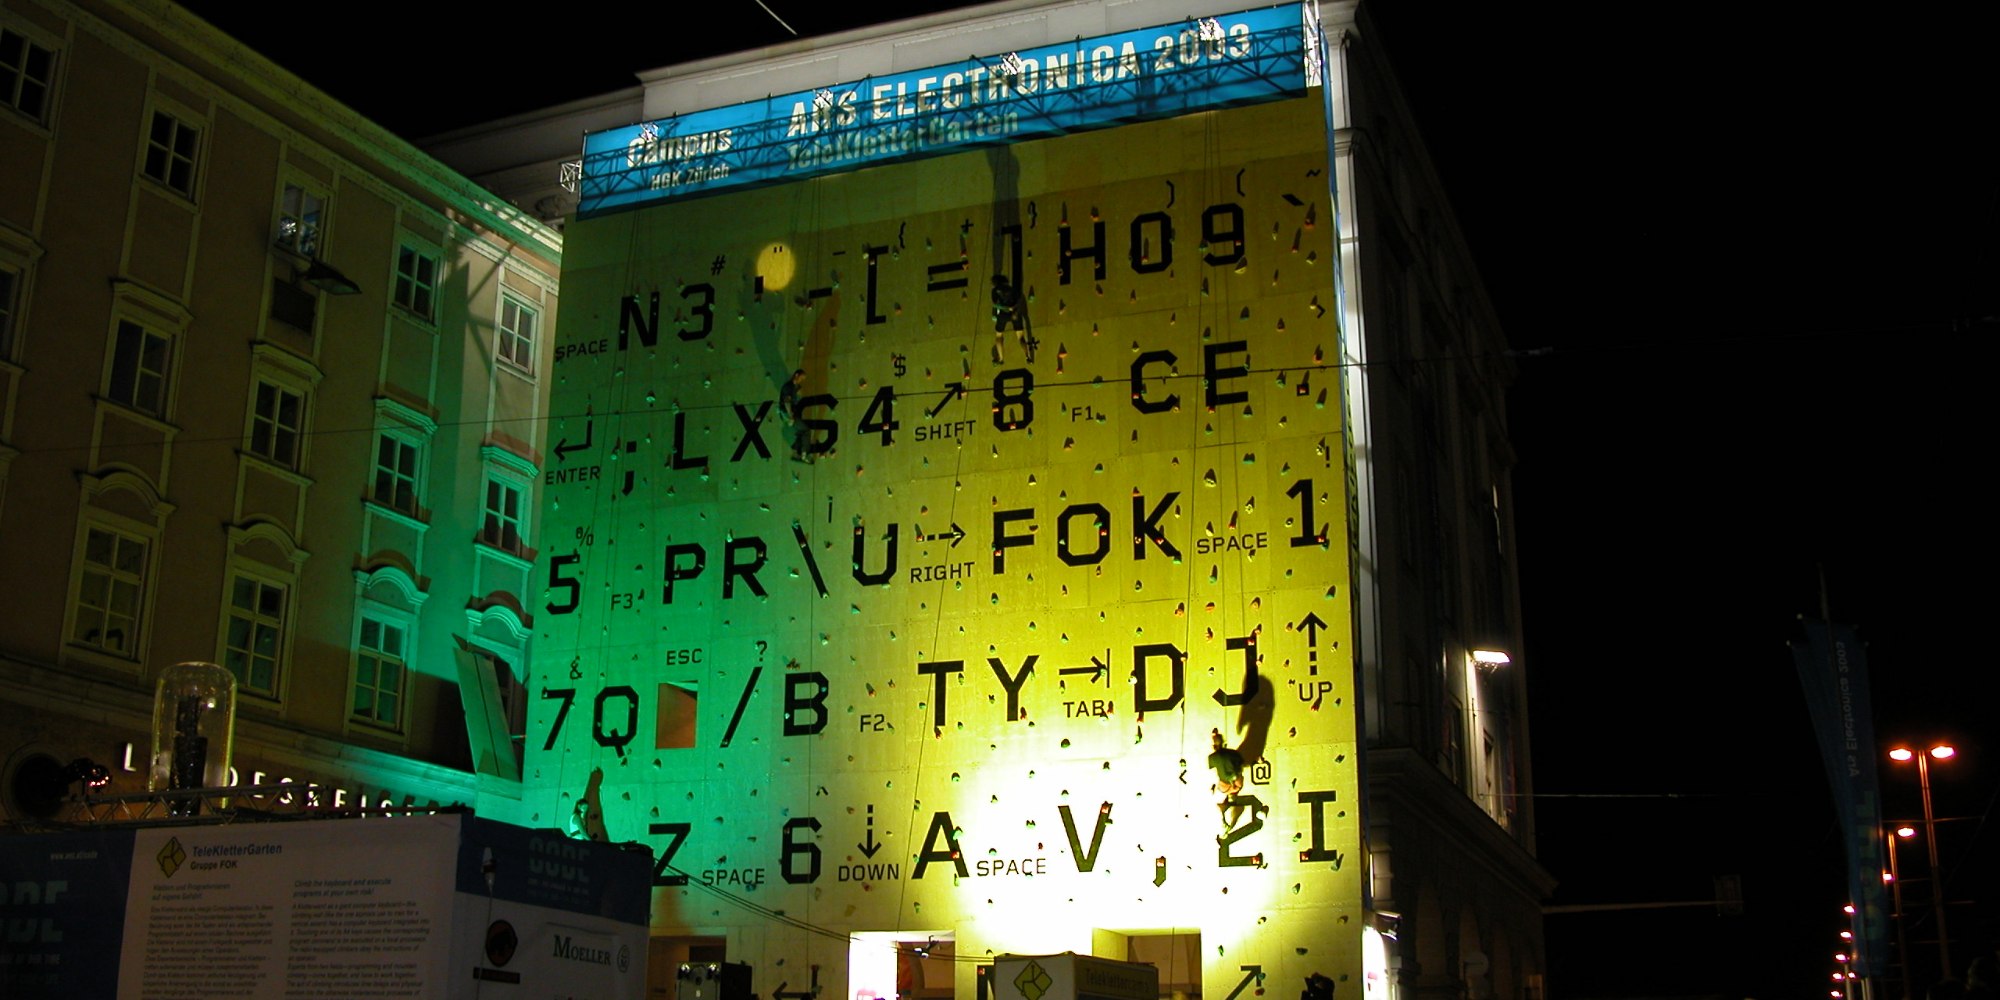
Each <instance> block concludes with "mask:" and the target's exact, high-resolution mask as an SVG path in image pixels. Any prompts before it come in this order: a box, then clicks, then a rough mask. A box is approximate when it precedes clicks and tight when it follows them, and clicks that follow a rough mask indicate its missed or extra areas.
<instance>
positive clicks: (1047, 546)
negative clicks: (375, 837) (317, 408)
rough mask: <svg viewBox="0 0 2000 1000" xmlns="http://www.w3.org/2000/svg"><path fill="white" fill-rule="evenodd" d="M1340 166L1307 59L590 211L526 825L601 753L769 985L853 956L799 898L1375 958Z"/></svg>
mask: <svg viewBox="0 0 2000 1000" xmlns="http://www.w3.org/2000/svg"><path fill="white" fill-rule="evenodd" d="M1328 188H1329V176H1328V171H1327V163H1326V136H1325V125H1324V122H1323V118H1322V114H1321V111H1320V105H1319V100H1318V97H1317V96H1316V95H1315V96H1314V97H1310V98H1306V99H1301V100H1294V101H1287V102H1283V103H1279V104H1271V105H1263V106H1259V107H1254V108H1244V109H1235V110H1227V111H1221V112H1214V113H1207V114H1200V115H1192V116H1187V117H1183V118H1178V119H1174V120H1170V121H1165V122H1159V123H1152V124H1145V125H1132V126H1126V127H1122V128H1118V129H1113V130H1109V131H1103V132H1096V133H1091V134H1085V135H1077V136H1069V137H1063V138H1058V139H1052V140H1046V141H1039V142H1033V143H1022V144H1017V145H1012V146H1006V147H998V148H994V149H991V150H984V151H977V152H971V153H964V154H959V155H955V156H950V157H944V158H938V159H932V160H926V161H921V162H916V163H911V164H905V165H897V166H889V167H882V168H876V169H871V170H866V171H862V172H859V173H853V174H847V175H841V176H835V177H830V178H825V179H821V180H815V181H810V182H803V183H797V184H793V185H788V186H783V187H777V188H770V189H764V190H760V191H753V192H747V193H739V194H733V195H726V196H719V197H714V198H708V199H702V200H696V201H690V202H685V203H675V204H668V205H665V206H662V207H657V208H652V209H647V210H643V211H636V212H630V213H626V214H621V215H615V216H610V217H605V218H600V219H595V220H589V221H582V222H579V223H577V224H576V225H575V226H573V227H572V228H571V230H570V232H569V234H568V240H567V245H566V248H565V256H566V260H565V263H566V270H565V273H564V285H563V291H564V296H565V300H566V303H567V306H566V309H565V311H564V315H563V317H562V324H563V325H562V328H561V330H560V331H559V334H558V342H557V345H556V352H557V359H558V360H557V362H556V364H555V368H554V382H555V388H554V397H555V398H554V403H553V407H552V411H551V412H553V413H554V414H556V415H557V416H556V417H555V418H554V422H553V424H552V426H551V427H550V431H549V435H548V440H549V442H550V454H549V456H548V460H547V464H546V467H547V468H548V469H549V470H550V471H549V472H548V473H547V476H546V488H545V493H546V509H545V510H544V511H543V515H542V519H541V527H540V537H539V539H538V542H537V544H538V548H539V550H540V553H541V554H540V559H539V561H538V564H537V569H536V572H537V573H538V574H539V579H541V580H542V581H545V582H546V583H547V584H548V588H547V590H546V592H545V593H544V594H543V595H542V597H541V598H540V599H539V600H538V601H536V602H535V603H534V605H533V606H532V607H531V608H530V610H531V611H532V612H533V614H534V616H535V640H534V641H535V648H534V668H533V672H534V678H533V682H532V683H533V688H534V696H533V700H532V702H531V705H530V726H529V737H528V762H527V772H528V773H527V777H526V782H527V795H528V803H529V808H530V809H531V810H532V811H533V812H534V813H535V815H533V816H532V817H531V818H530V819H529V822H533V823H541V824H548V825H561V824H563V823H565V822H569V821H571V817H572V816H574V815H575V814H576V811H577V803H578V800H579V798H580V797H584V796H586V795H593V796H594V798H595V800H596V801H597V802H599V803H601V809H602V823H603V824H604V827H605V829H606V832H607V833H608V835H609V837H610V838H611V839H613V840H644V841H646V842H648V843H649V844H651V845H652V846H653V848H654V849H655V850H656V851H658V852H660V853H661V854H662V855H663V856H664V858H665V863H666V865H667V866H668V867H666V868H664V869H663V870H662V872H661V875H660V877H659V878H658V879H657V880H656V881H658V882H660V883H661V887H660V888H658V889H657V890H656V892H655V906H654V930H655V933H657V934H670V935H692V934H721V935H726V936H727V937H728V941H729V943H728V949H729V955H730V958H731V960H733V961H745V962H749V963H750V964H751V965H752V966H753V969H754V977H755V978H754V980H753V988H754V989H755V990H756V991H757V992H759V993H760V994H762V995H766V996H770V995H773V994H774V993H776V992H777V991H778V990H779V989H780V988H781V987H783V988H784V989H786V990H788V991H798V990H802V989H805V988H807V983H808V981H809V978H810V973H809V972H808V971H807V966H808V965H818V966H819V967H820V983H819V985H820V988H821V990H822V991H823V992H822V995H824V996H829V997H839V996H847V997H850V998H851V997H852V996H853V991H852V990H851V989H848V988H847V987H848V985H849V984H848V983H847V982H846V979H845V978H844V977H845V969H846V968H847V951H846V948H847V945H846V944H845V943H844V942H843V941H840V940H835V939H832V938H828V937H825V936H822V935H818V934H815V933H812V929H815V928H816V929H821V930H830V931H834V932H838V933H845V932H852V931H890V930H901V931H906V932H918V933H915V934H914V936H915V937H918V938H920V939H921V938H922V937H924V936H925V934H928V933H934V932H950V933H952V934H954V935H955V937H956V946H957V953H958V955H959V956H960V957H961V961H963V960H964V959H965V958H966V957H967V956H984V955H987V954H989V953H993V952H1017V953H1031V952H1052V951H1061V950H1076V951H1079V952H1088V951H1090V949H1091V942H1092V930H1093V929H1094V928H1097V929H1109V930H1115V931H1124V932H1130V931H1176V930H1178V931H1181V932H1194V931H1198V932H1199V933H1200V934H1201V936H1202V937H1201V941H1202V954H1203V955H1204V956H1205V958H1204V961H1205V966H1204V969H1203V979H1204V983H1203V993H1204V994H1205V995H1207V996H1209V997H1211V998H1213V1000H1222V998H1224V997H1235V996H1238V995H1239V993H1240V994H1241V995H1243V996H1249V995H1251V993H1250V992H1249V990H1254V989H1256V988H1257V985H1256V984H1257V975H1258V974H1259V973H1261V974H1262V976H1264V977H1265V978H1266V979H1268V980H1269V981H1270V982H1271V986H1270V988H1271V989H1276V990H1280V991H1289V990H1295V989H1297V988H1298V986H1299V983H1300V981H1301V980H1302V979H1303V977H1304V976H1305V975H1307V974H1308V973H1311V972H1315V971H1317V972H1322V973H1325V974H1328V975H1331V976H1334V977H1335V978H1336V979H1341V978H1343V977H1357V978H1358V970H1359V961H1360V960H1359V951H1360V947H1359V940H1360V932H1361V931H1360V925H1361V921H1360V908H1361V896H1362V886H1361V873H1362V870H1363V867H1364V859H1363V856H1362V853H1363V852H1362V850H1361V846H1360V839H1359V838H1360V833H1359V829H1360V828H1359V823H1358V818H1359V817H1358V812H1357V809H1356V806H1357V802H1356V797H1357V794H1358V788H1357V784H1356V778H1355V763H1356V743H1355V724H1354V715H1353V710H1352V708H1353V704H1354V699H1353V697H1352V690H1351V688H1350V684H1351V679H1352V677H1353V669H1352V661H1351V659H1350V657H1349V642H1348V639H1349V635H1350V626H1349V600H1348V594H1347V581H1348V550H1347V543H1346V539H1347V538H1348V531H1347V527H1346V524H1345V517H1346V511H1347V498H1346V496H1345V493H1344V482H1345V476H1344V471H1343V460H1342V456H1343V454H1344V445H1343V442H1342V439H1341V426H1340V414H1341V405H1340V404H1341V389H1340V386H1339V384H1338V381H1337V379H1338V375H1339V371H1338V369H1337V368H1335V367H1333V366H1332V365H1331V362H1332V360H1333V359H1335V358H1337V357H1338V353H1339V352H1338V343H1337V341H1338V338H1339V336H1340V331H1339V329H1338V315H1339V309H1338V304H1337V303H1336V301H1335V298H1334V295H1335V293H1334V290H1333V273H1334V272H1333V259H1332V237H1333V218H1332V212H1331V210H1330V207H1329V204H1328V202H1329V191H1328ZM996 273H999V274H1005V275H1007V276H1009V278H1010V279H1012V280H1013V281H1014V283H1015V284H1017V285H1019V286H1021V287H1023V288H1024V289H1025V290H1026V291H1028V292H1029V293H1031V301H1030V304H1029V307H1028V313H1029V316H1030V320H1031V323H1032V326H1033V331H1034V335H1035V338H1036V339H1037V340H1038V341H1039V349H1038V351H1037V352H1036V354H1035V357H1034V359H1033V361H1032V362H1030V361H1028V360H1027V358H1026V356H1025V354H1026V352H1025V350H1024V348H1023V345H1022V344H1020V343H1019V342H1018V340H1017V336H1016V334H1014V333H1013V332H1008V333H1007V334H1006V335H1005V337H1004V343H1003V350H1004V361H1003V362H1000V363H995V361H994V360H993V350H994V340H995V338H994V334H993V327H994V322H993V318H992V309H991V303H990V299H989V295H988V287H989V282H990V280H991V278H992V276H993V275H994V274H996ZM760 282H761V291H760ZM656 294H657V296H658V299H657V301H658V319H657V322H654V321H653V320H652V319H651V317H652V315H653V305H652V303H653V301H654V296H655V295H656ZM800 367H802V368H804V369H805V370H806V373H807V376H806V382H805V385H804V387H803V390H802V397H803V399H804V405H803V406H802V407H801V416H802V418H803V421H804V423H803V426H805V428H806V442H807V445H808V448H809V449H812V450H813V451H814V454H812V461H810V462H795V461H792V460H791V459H790V455H789V451H790V441H791V438H790V436H791V429H790V425H789V424H787V423H786V422H785V421H784V420H783V419H782V418H781V415H780V413H779V407H778V406H777V400H778V398H779V395H780V388H781V386H782V385H783V383H784V381H785V379H786V378H787V376H789V374H790V373H791V371H792V370H793V369H794V368H800ZM960 387H963V392H960V391H959V389H960ZM1253 671H1254V678H1253V677H1252V676H1251V674H1252V672H1253ZM1212 729H1221V730H1222V731H1223V732H1224V733H1225V734H1227V737H1228V740H1229V742H1230V743H1231V745H1233V746H1239V747H1241V748H1242V749H1243V750H1244V755H1245V756H1246V757H1248V758H1252V759H1256V758H1262V760H1263V761H1264V762H1265V763H1264V764H1263V765H1262V766H1259V767H1255V768H1253V770H1252V774H1251V779H1252V780H1251V782H1250V783H1249V784H1248V785H1247V786H1246V787H1245V789H1244V794H1245V795H1246V796H1250V797H1253V798H1254V799H1255V800H1256V801H1257V806H1256V808H1253V809H1248V810H1246V811H1245V812H1244V813H1243V815H1242V817H1241V819H1240V821H1239V822H1238V823H1237V824H1236V826H1235V828H1234V830H1233V831H1230V832H1229V833H1227V834H1226V835H1225V834H1224V826H1223V822H1222V819H1221V816H1220V813H1219V810H1218V808H1217V805H1216V801H1215V797H1214V795H1213V793H1212V792H1211V784H1212V783H1213V781H1214V776H1213V775H1212V773H1211V772H1210V771H1209V769H1208V767H1207V765H1206V758H1207V755H1208V753H1209V750H1210V736H1209V734H1210V731H1211V730H1212ZM594 772H597V773H601V775H602V778H601V782H600V783H598V784H597V786H596V788H595V791H594V793H593V792H592V791H591V789H592V786H593V782H592V775H593V773H594ZM1246 804H1247V803H1246ZM744 901H747V902H748V903H750V904H754V906H745V905H742V904H743V902H744ZM757 908H762V909H763V910H765V911H782V918H779V917H775V916H773V915H771V914H769V913H765V912H759V911H758V909H757ZM1114 957H1121V958H1122V957H1123V956H1122V955H1119V956H1114ZM960 970H961V971H960V975H959V980H958V989H959V992H958V995H959V996H961V997H965V998H970V997H971V996H972V990H971V986H970V983H971V980H970V972H969V971H967V970H969V966H966V965H961V966H960ZM1246 980H1247V981H1248V982H1249V983H1251V984H1252V985H1250V986H1248V987H1246V986H1245V985H1244V984H1245V982H1246ZM1344 988H1352V989H1359V984H1358V982H1357V983H1355V984H1354V985H1353V986H1351V987H1344Z"/></svg>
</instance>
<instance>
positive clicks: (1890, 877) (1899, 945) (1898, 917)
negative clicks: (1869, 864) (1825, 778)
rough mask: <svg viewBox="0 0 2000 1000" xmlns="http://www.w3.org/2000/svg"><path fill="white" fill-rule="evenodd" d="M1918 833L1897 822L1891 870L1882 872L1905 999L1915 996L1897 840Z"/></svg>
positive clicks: (1891, 844)
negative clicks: (1905, 932) (1911, 976)
mask: <svg viewBox="0 0 2000 1000" xmlns="http://www.w3.org/2000/svg"><path fill="white" fill-rule="evenodd" d="M1916 835H1917V831H1915V830H1913V829H1911V828H1910V827H1908V826H1906V825H1903V824H1897V826H1896V828H1895V829H1894V830H1891V831H1889V870H1888V871H1886V872H1883V873H1882V881H1884V882H1887V883H1889V902H1890V904H1891V907H1892V909H1891V916H1892V917H1893V918H1894V919H1895V921H1896V961H1897V963H1898V964H1900V965H1901V966H1902V967H1903V1000H1911V997H1912V996H1913V994H1912V992H1911V985H1910V942H1909V939H1908V938H1907V937H1905V936H1904V934H1903V873H1902V871H1901V870H1900V869H1898V868H1897V867H1896V841H1898V840H1908V839H1910V838H1911V837H1914V836H1916Z"/></svg>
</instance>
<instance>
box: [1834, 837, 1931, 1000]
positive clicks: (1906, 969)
mask: <svg viewBox="0 0 2000 1000" xmlns="http://www.w3.org/2000/svg"><path fill="white" fill-rule="evenodd" d="M1916 835H1917V831H1916V830H1914V829H1911V828H1910V827H1908V826H1903V825H1898V826H1897V827H1896V828H1895V829H1894V830H1891V831H1889V870H1888V871H1886V872H1883V873H1882V881H1884V882H1887V883H1889V902H1890V904H1891V907H1892V911H1891V914H1890V916H1891V917H1893V918H1894V919H1895V921H1896V961H1897V962H1899V963H1901V965H1902V966H1903V1000H1911V997H1912V996H1913V994H1912V993H1911V990H1910V942H1909V939H1908V938H1906V937H1905V936H1904V935H1903V873H1902V870H1901V869H1899V868H1897V867H1896V841H1898V840H1908V839H1910V838H1911V837H1914V836H1916ZM1842 933H1843V934H1844V933H1846V932H1845V931H1843V932H1842Z"/></svg>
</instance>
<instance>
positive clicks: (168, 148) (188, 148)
mask: <svg viewBox="0 0 2000 1000" xmlns="http://www.w3.org/2000/svg"><path fill="white" fill-rule="evenodd" d="M200 142H201V130H200V129H198V128H196V127H195V126H193V125H190V124H188V123H187V122H184V121H181V120H180V119H179V118H176V117H174V116H173V115H170V114H168V113H166V112H165V111H158V110H155V111H154V112H153V126H152V128H151V129H150V130H148V132H147V133H146V163H145V166H144V168H143V169H142V172H143V173H145V175H146V176H148V177H151V178H152V179H154V180H156V181H159V182H160V183H162V184H165V185H166V186H168V187H170V188H173V189H174V190H176V191H179V192H180V193H181V194H184V195H187V196H188V197H190V198H192V197H194V154H195V150H196V147H197V146H198V145H199V144H200Z"/></svg>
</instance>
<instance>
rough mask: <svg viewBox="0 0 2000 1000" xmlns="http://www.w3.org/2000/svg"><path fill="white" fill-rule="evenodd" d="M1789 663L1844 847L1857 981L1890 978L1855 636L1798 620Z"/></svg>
mask: <svg viewBox="0 0 2000 1000" xmlns="http://www.w3.org/2000/svg"><path fill="white" fill-rule="evenodd" d="M1800 624H1801V625H1802V626H1803V627H1804V632H1805V634H1804V637H1803V638H1801V639H1798V640H1795V641H1793V643H1792V659H1793V660H1794V661H1795V662H1797V664H1798V668H1799V682H1800V683H1801V684H1802V685H1804V687H1805V695H1806V711H1807V712H1809V713H1810V714H1811V715H1812V721H1813V730H1814V732H1815V733H1817V734H1818V736H1819V751H1820V757H1821V759H1822V760H1824V761H1825V763H1826V777H1827V781H1828V782H1830V783H1831V785H1832V791H1833V804H1834V810H1835V811H1836V812H1837V813H1838V815H1839V819H1840V829H1841V835H1842V838H1843V839H1844V840H1845V841H1846V844H1847V886H1848V898H1850V899H1852V900H1853V901H1854V910H1855V912H1854V939H1855V943H1856V949H1855V950H1856V952H1858V957H1859V959H1860V961H1859V963H1857V964H1858V970H1857V971H1859V972H1860V973H1861V974H1862V975H1863V976H1873V975H1880V974H1882V973H1884V972H1886V971H1888V968H1889V963H1888V927H1889V916H1888V905H1887V900H1886V899H1885V898H1884V891H1883V888H1882V801H1881V791H1880V787H1879V786H1878V785H1877V784H1876V780H1875V722H1874V717H1873V714H1872V711H1871V709H1870V708H1869V701H1868V659H1867V654H1866V652H1865V651H1864V650H1863V649H1862V646H1861V641H1860V639H1858V638H1856V637H1855V635H1854V630H1853V629H1852V628H1849V627H1848V626H1845V625H1833V624H1829V623H1827V622H1816V621H1802V622H1800Z"/></svg>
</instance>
